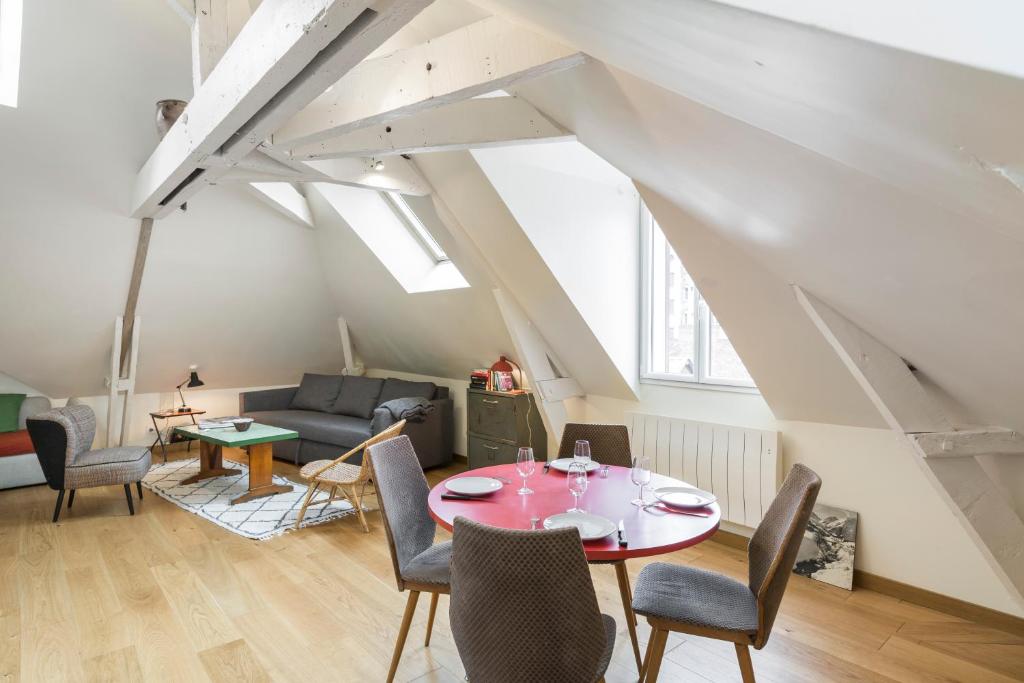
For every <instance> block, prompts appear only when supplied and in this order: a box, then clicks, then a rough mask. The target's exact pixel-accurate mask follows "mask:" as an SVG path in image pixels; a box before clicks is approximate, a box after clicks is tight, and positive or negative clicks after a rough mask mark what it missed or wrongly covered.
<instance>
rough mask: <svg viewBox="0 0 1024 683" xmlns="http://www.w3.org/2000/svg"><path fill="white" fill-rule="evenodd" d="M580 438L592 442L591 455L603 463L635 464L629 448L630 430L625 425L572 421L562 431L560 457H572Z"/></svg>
mask: <svg viewBox="0 0 1024 683" xmlns="http://www.w3.org/2000/svg"><path fill="white" fill-rule="evenodd" d="M580 439H584V440H586V441H589V442H590V456H591V457H592V458H593V459H594V460H596V461H597V462H599V463H601V464H602V465H618V466H619V467H630V466H631V465H632V464H633V456H632V455H631V454H630V450H629V431H628V430H627V429H626V426H625V425H608V424H584V423H579V422H570V423H568V424H566V425H565V429H564V430H563V431H562V440H561V442H560V443H559V445H558V457H559V458H571V457H572V456H573V450H574V449H575V447H576V442H577V441H579V440H580Z"/></svg>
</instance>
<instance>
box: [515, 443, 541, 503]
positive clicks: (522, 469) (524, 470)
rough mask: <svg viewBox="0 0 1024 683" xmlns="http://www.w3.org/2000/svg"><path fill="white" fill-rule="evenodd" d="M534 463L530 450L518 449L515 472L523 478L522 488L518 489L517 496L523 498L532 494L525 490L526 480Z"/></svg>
mask: <svg viewBox="0 0 1024 683" xmlns="http://www.w3.org/2000/svg"><path fill="white" fill-rule="evenodd" d="M536 466H537V465H536V463H535V462H534V460H533V449H532V448H526V447H523V448H520V449H519V455H517V456H516V471H517V472H519V476H520V477H522V478H523V488H521V489H519V495H521V496H525V495H528V494H530V493H533V490H532V489H530V488H527V486H526V479H527V477H529V476H530V475H531V474H533V470H534V469H535V468H536Z"/></svg>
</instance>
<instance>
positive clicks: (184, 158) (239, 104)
mask: <svg viewBox="0 0 1024 683" xmlns="http://www.w3.org/2000/svg"><path fill="white" fill-rule="evenodd" d="M429 3H430V0H377V2H375V3H374V4H373V7H372V9H368V5H369V4H370V3H369V2H364V1H352V0H305V1H303V2H294V1H292V0H264V1H263V3H262V4H261V5H260V6H259V8H258V9H257V10H256V11H255V12H254V13H253V15H252V17H251V18H250V19H249V21H248V22H247V23H246V24H245V26H244V27H243V28H242V31H241V32H240V33H239V35H238V37H237V38H236V39H235V41H234V42H233V43H232V44H231V46H230V47H229V48H228V50H227V52H226V53H225V54H224V56H223V57H222V58H221V60H220V62H219V63H218V64H217V66H216V67H215V68H214V69H213V71H212V72H211V73H210V76H209V77H208V78H207V80H206V81H205V82H204V83H203V85H202V87H200V88H199V90H198V91H197V92H196V94H195V96H194V97H193V99H192V101H191V102H190V103H189V105H188V107H187V108H186V109H185V112H184V113H183V114H182V116H181V118H180V119H178V121H177V123H175V125H174V126H173V127H172V128H171V130H170V131H169V132H168V133H167V135H166V136H165V137H164V139H163V140H161V142H160V144H159V146H158V147H157V149H156V150H155V151H154V152H153V154H152V156H150V158H149V160H148V161H147V162H146V164H145V166H143V168H142V170H141V171H140V172H139V174H138V176H137V178H136V184H135V191H134V195H133V200H132V212H133V215H135V216H137V217H140V218H142V217H159V216H161V215H165V214H166V213H169V212H170V211H172V210H173V209H174V208H175V207H176V206H178V205H180V204H181V203H182V202H183V201H186V200H187V199H188V197H190V196H191V195H193V194H195V193H196V192H198V191H199V190H201V189H202V188H203V187H205V186H206V185H207V184H209V183H215V182H216V180H217V177H218V176H219V175H222V173H223V170H224V169H203V168H202V167H201V166H202V163H203V161H204V160H205V159H206V157H208V156H209V155H210V154H213V153H215V152H218V151H219V153H220V154H221V155H222V156H224V157H225V158H226V159H227V160H228V161H236V160H239V159H242V158H243V157H245V156H246V155H247V154H248V153H249V152H251V151H252V150H253V149H255V148H256V147H257V146H258V145H259V144H260V143H261V142H262V141H263V140H264V139H266V137H267V136H269V135H270V133H271V132H272V131H274V130H275V129H277V128H278V127H280V126H281V125H282V124H283V123H284V122H285V121H286V120H287V119H288V118H289V117H291V116H292V115H293V114H294V113H295V112H297V111H299V110H300V109H301V108H302V107H304V106H305V105H307V104H308V103H309V102H311V101H312V100H313V99H314V98H315V97H316V96H317V95H319V94H320V93H322V92H323V91H324V90H325V89H326V88H327V87H328V86H329V85H330V84H332V83H334V82H336V81H337V80H338V79H339V78H341V76H343V75H344V74H346V73H347V72H348V71H349V70H350V69H352V67H354V66H355V65H356V64H358V63H359V62H361V61H362V60H363V59H365V58H366V56H367V55H368V54H370V52H372V51H373V50H374V49H375V48H376V47H378V46H379V45H380V44H381V43H383V42H384V41H385V40H387V39H388V38H389V37H391V36H392V35H393V34H394V33H395V32H396V31H397V30H398V29H399V28H401V27H402V26H404V25H405V24H406V23H407V22H408V21H409V20H410V19H412V18H413V17H414V16H415V15H416V14H417V13H418V12H419V11H420V10H421V9H422V8H423V7H425V6H426V5H428V4H429Z"/></svg>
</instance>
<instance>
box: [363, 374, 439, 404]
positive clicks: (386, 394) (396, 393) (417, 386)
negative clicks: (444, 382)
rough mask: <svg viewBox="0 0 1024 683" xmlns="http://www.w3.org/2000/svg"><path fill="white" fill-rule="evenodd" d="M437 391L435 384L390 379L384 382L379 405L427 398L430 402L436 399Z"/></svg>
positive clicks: (378, 401)
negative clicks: (405, 399) (400, 399)
mask: <svg viewBox="0 0 1024 683" xmlns="http://www.w3.org/2000/svg"><path fill="white" fill-rule="evenodd" d="M436 390H437V386H436V385H435V384H434V383H433V382H410V381H408V380H404V379H395V378H393V377H388V378H387V379H386V380H384V388H383V389H381V392H380V398H378V399H377V405H380V404H382V403H387V402H388V401H393V400H395V399H396V398H425V399H427V400H428V401H429V400H430V399H432V398H434V391H436Z"/></svg>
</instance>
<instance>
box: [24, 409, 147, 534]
mask: <svg viewBox="0 0 1024 683" xmlns="http://www.w3.org/2000/svg"><path fill="white" fill-rule="evenodd" d="M26 425H27V427H28V433H29V436H31V437H32V445H33V446H34V447H35V449H36V456H37V457H38V458H39V465H40V467H42V469H43V474H44V475H45V476H46V483H47V484H48V485H49V487H50V488H51V489H53V490H55V491H58V492H59V493H58V494H57V505H56V507H55V508H54V510H53V521H54V522H56V521H57V518H58V517H59V516H60V506H61V504H62V503H63V502H64V492H65V491H68V490H70V491H71V496H70V498H69V499H68V508H69V509H70V508H71V506H72V504H74V502H75V491H76V490H78V489H85V488H93V487H96V486H116V485H118V484H121V485H123V486H124V493H125V496H126V497H127V499H128V512H129V513H130V514H132V515H134V514H135V507H134V506H133V504H132V490H131V484H132V483H133V482H134V483H135V485H136V487H137V488H138V491H139V500H142V478H143V477H145V476H146V473H147V472H149V467H150V464H151V455H150V452H149V449H148V448H146V447H145V446H129V447H119V448H101V449H99V450H90V448H91V447H92V441H93V438H95V436H96V415H95V414H94V413H93V412H92V408H90V407H89V406H85V405H75V406H67V407H65V408H54V409H53V410H48V411H46V412H44V413H40V414H38V415H36V416H35V417H32V418H29V419H28V420H26Z"/></svg>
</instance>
